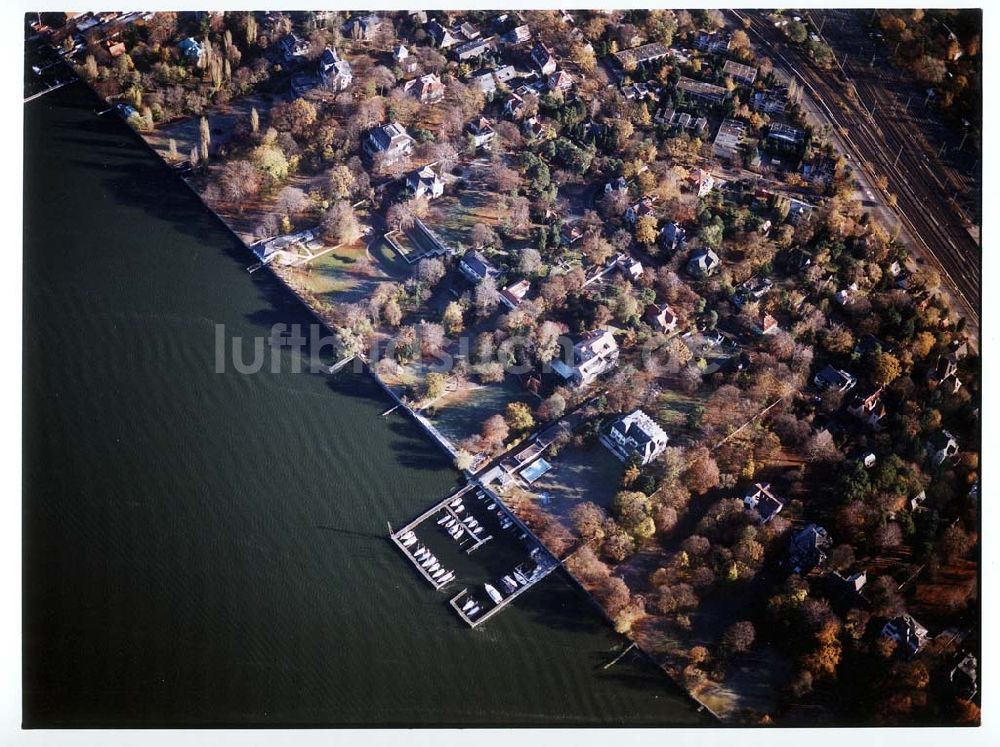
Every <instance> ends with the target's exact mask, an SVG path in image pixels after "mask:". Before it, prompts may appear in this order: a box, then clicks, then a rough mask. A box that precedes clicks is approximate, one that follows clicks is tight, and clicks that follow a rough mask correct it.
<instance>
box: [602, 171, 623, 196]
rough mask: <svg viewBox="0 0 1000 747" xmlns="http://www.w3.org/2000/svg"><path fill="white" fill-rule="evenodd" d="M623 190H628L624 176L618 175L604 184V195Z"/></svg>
mask: <svg viewBox="0 0 1000 747" xmlns="http://www.w3.org/2000/svg"><path fill="white" fill-rule="evenodd" d="M625 192H628V182H627V181H625V177H624V176H619V177H618V178H617V179H614V180H612V181H610V182H608V183H607V184H605V185H604V195H605V196H607V195H610V194H612V193H618V194H623V193H625Z"/></svg>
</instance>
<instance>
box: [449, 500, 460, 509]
mask: <svg viewBox="0 0 1000 747" xmlns="http://www.w3.org/2000/svg"><path fill="white" fill-rule="evenodd" d="M448 505H449V506H451V507H452V508H455V506H460V505H462V499H461V498H456V499H455V500H453V501H452V502H451V503H449V504H448Z"/></svg>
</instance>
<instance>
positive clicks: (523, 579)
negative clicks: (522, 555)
mask: <svg viewBox="0 0 1000 747" xmlns="http://www.w3.org/2000/svg"><path fill="white" fill-rule="evenodd" d="M514 578H516V579H517V580H518V581H520V582H521V586H527V585H528V577H527V576H525V575H524V574H523V573H521V571H519V570H518V569H517V568H515V569H514Z"/></svg>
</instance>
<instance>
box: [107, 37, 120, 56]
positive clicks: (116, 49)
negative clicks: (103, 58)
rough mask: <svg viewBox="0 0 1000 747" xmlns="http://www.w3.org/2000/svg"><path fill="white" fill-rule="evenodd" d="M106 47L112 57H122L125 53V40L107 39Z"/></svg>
mask: <svg viewBox="0 0 1000 747" xmlns="http://www.w3.org/2000/svg"><path fill="white" fill-rule="evenodd" d="M104 48H105V49H106V50H107V52H108V54H109V55H111V56H112V57H121V56H122V55H123V54H125V42H123V41H121V40H117V39H105V40H104Z"/></svg>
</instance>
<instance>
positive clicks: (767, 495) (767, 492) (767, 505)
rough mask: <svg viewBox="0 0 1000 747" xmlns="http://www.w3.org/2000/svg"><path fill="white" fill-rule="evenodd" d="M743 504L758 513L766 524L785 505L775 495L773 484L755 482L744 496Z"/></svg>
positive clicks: (747, 508)
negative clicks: (772, 490)
mask: <svg viewBox="0 0 1000 747" xmlns="http://www.w3.org/2000/svg"><path fill="white" fill-rule="evenodd" d="M743 505H744V506H745V507H746V510H747V511H752V512H754V513H756V514H757V517H758V518H759V519H760V523H761V524H766V523H767V522H769V521H770V520H771V519H773V518H774V517H775V516H777V515H778V514H779V513H781V509H783V508H784V507H785V504H784V503H782V502H781V500H779V499H778V498H776V497H775V496H774V494H773V493H772V492H771V486H770V485H769V484H767V483H760V482H758V483H755V484H754V485H753V487H751V488H750V489H749V490H747V492H746V495H744V496H743Z"/></svg>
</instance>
